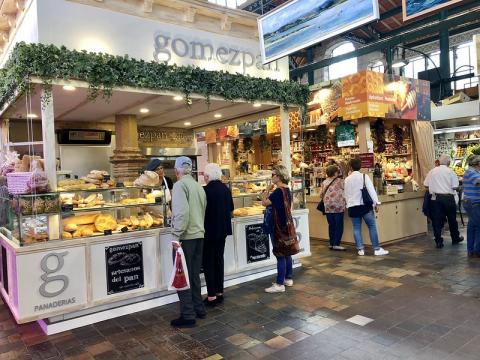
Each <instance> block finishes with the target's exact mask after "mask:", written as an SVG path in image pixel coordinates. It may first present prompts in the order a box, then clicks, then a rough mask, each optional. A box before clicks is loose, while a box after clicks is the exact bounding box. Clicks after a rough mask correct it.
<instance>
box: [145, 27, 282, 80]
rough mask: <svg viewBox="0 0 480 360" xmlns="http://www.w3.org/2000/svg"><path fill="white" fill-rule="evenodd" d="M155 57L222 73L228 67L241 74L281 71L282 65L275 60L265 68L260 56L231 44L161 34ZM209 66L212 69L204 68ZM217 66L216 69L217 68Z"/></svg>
mask: <svg viewBox="0 0 480 360" xmlns="http://www.w3.org/2000/svg"><path fill="white" fill-rule="evenodd" d="M153 57H154V59H155V61H157V62H166V63H177V62H176V61H174V60H175V58H183V59H189V60H190V61H191V62H193V64H195V65H197V66H199V67H202V68H209V69H212V70H213V69H215V67H218V69H219V70H223V69H224V68H225V67H229V68H230V69H235V70H236V72H238V73H240V74H243V75H245V74H248V73H249V70H255V69H256V70H260V71H262V70H263V71H269V72H272V71H273V72H280V68H279V64H278V62H277V61H274V62H272V63H270V64H267V65H263V64H262V57H261V55H260V53H258V54H257V53H255V54H254V53H253V52H252V51H249V50H245V49H239V48H236V47H235V46H232V45H218V46H217V45H214V44H212V43H211V42H207V41H199V40H189V39H186V38H183V37H179V36H171V35H166V34H162V33H157V34H155V51H154V53H153ZM206 64H208V65H210V66H205V65H206ZM215 65H217V66H215Z"/></svg>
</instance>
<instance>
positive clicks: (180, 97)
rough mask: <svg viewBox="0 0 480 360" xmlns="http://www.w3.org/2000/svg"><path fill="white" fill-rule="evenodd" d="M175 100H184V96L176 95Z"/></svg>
mask: <svg viewBox="0 0 480 360" xmlns="http://www.w3.org/2000/svg"><path fill="white" fill-rule="evenodd" d="M173 100H175V101H182V100H183V96H180V95H175V96H174V97H173Z"/></svg>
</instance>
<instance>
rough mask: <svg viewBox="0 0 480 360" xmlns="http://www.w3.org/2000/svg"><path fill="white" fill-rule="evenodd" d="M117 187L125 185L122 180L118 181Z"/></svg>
mask: <svg viewBox="0 0 480 360" xmlns="http://www.w3.org/2000/svg"><path fill="white" fill-rule="evenodd" d="M117 187H119V188H123V187H125V184H124V183H123V182H118V183H117Z"/></svg>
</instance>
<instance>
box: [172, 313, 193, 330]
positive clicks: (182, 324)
mask: <svg viewBox="0 0 480 360" xmlns="http://www.w3.org/2000/svg"><path fill="white" fill-rule="evenodd" d="M195 323H196V321H195V319H191V320H189V319H184V318H183V316H180V317H179V318H178V319H174V320H172V321H170V325H172V326H173V327H177V328H190V327H194V326H195Z"/></svg>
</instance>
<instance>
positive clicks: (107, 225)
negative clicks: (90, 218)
mask: <svg viewBox="0 0 480 360" xmlns="http://www.w3.org/2000/svg"><path fill="white" fill-rule="evenodd" d="M95 228H96V229H97V231H100V232H103V231H105V230H114V229H116V228H117V221H116V220H115V219H114V218H113V216H112V215H110V214H100V215H98V216H97V218H96V219H95Z"/></svg>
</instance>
